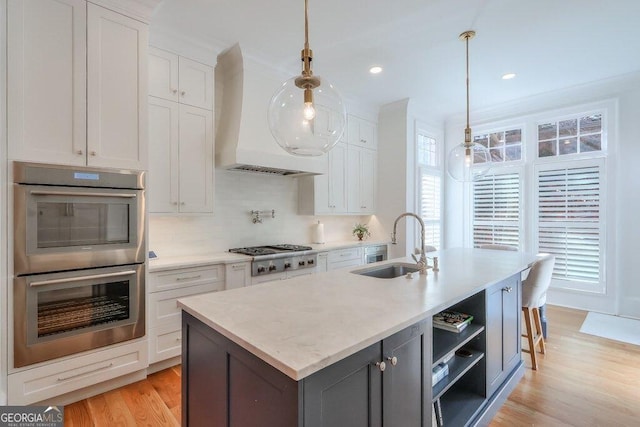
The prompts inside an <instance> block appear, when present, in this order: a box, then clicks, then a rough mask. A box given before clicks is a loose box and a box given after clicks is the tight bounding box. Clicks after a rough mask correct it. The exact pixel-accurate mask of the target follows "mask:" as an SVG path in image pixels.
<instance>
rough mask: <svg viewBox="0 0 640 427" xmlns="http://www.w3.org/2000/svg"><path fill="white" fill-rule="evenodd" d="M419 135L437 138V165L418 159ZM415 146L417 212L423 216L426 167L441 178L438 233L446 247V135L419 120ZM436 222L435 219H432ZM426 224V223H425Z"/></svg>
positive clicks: (416, 234) (416, 125) (416, 235)
mask: <svg viewBox="0 0 640 427" xmlns="http://www.w3.org/2000/svg"><path fill="white" fill-rule="evenodd" d="M419 135H423V136H426V137H427V138H432V139H433V140H435V142H436V144H435V147H436V154H435V155H436V166H429V165H423V164H421V163H419V161H418V159H419V158H420V156H419V155H418V149H419V148H418V136H419ZM413 140H414V147H413V158H414V170H415V175H414V176H415V178H414V181H415V182H414V185H415V190H416V191H415V198H414V203H415V207H416V210H415V211H416V213H417V215H418V216H420V217H421V218H422V212H421V209H420V206H421V199H422V191H421V187H422V186H421V185H420V184H421V181H422V170H423V169H424V170H425V171H427V172H429V173H432V174H433V175H435V176H438V177H439V178H440V218H439V219H438V221H437V222H438V225H439V226H438V228H439V230H438V234H439V236H440V248H439V249H442V248H444V247H445V236H444V209H445V198H444V193H445V186H444V182H445V177H444V152H445V151H446V150H445V148H446V147H445V146H444V141H445V139H444V136H443V135H440V134H439V133H438V132H436V131H434V130H433V129H432V128H431V127H430V126H429V125H427V124H425V123H422V122H420V121H419V120H416V121H415V125H414V138H413ZM432 222H435V221H432ZM425 225H426V223H425ZM415 243H416V244H415V247H419V246H420V229H419V228H418V227H416V233H415Z"/></svg>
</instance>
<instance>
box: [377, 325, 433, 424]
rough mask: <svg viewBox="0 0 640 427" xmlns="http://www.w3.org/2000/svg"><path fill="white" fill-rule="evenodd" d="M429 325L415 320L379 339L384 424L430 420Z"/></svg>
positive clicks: (425, 421) (427, 421)
mask: <svg viewBox="0 0 640 427" xmlns="http://www.w3.org/2000/svg"><path fill="white" fill-rule="evenodd" d="M430 331H431V328H430V327H428V321H426V320H425V321H422V322H420V323H416V324H415V325H412V326H410V327H408V328H406V329H404V330H402V331H400V332H398V333H396V334H394V335H392V336H390V337H389V338H386V339H385V340H383V341H382V355H383V360H384V361H385V362H386V369H385V371H384V373H383V374H382V389H383V399H382V413H383V420H382V421H383V425H384V426H399V425H401V426H407V427H411V426H416V427H419V426H425V425H429V422H430V420H431V404H430V402H431V380H430V378H429V377H428V376H427V375H430V372H431V369H430V366H431V356H430V353H431V345H430V343H431V333H430Z"/></svg>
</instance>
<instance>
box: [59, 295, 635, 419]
mask: <svg viewBox="0 0 640 427" xmlns="http://www.w3.org/2000/svg"><path fill="white" fill-rule="evenodd" d="M547 313H548V314H547V316H548V318H549V338H548V340H547V354H545V355H539V360H538V364H539V366H538V371H533V370H531V369H530V367H531V359H530V358H529V357H528V354H526V353H525V354H524V357H523V360H524V363H525V366H526V370H525V377H524V378H523V379H522V381H521V382H520V384H518V386H517V387H516V389H515V390H514V392H513V393H512V394H511V396H510V397H509V399H508V401H507V402H506V403H505V404H504V406H503V407H502V408H501V410H500V412H498V414H497V415H496V416H495V418H494V419H493V421H492V423H491V426H492V427H502V426H508V427H519V426H545V427H546V426H581V427H582V426H606V427H608V426H616V427H618V426H638V425H640V346H634V345H631V344H624V343H620V342H617V341H612V340H608V339H605V338H599V337H595V336H592V335H586V334H582V333H580V332H579V330H580V326H581V325H582V322H583V320H584V318H585V316H586V312H584V311H579V310H572V309H567V308H562V307H553V306H548V310H547ZM524 345H526V344H524ZM64 415H65V426H66V427H77V426H82V427H85V426H96V427H101V426H109V427H111V426H177V425H180V416H181V412H180V366H176V367H173V368H170V369H166V370H164V371H161V372H158V373H155V374H153V375H150V376H149V377H148V378H147V379H146V380H143V381H139V382H137V383H134V384H130V385H128V386H126V387H122V388H120V389H117V390H113V391H110V392H108V393H104V394H101V395H98V396H95V397H92V398H89V399H85V400H82V401H80V402H76V403H73V404H71V405H68V406H66V407H65V414H64ZM452 427H456V426H452Z"/></svg>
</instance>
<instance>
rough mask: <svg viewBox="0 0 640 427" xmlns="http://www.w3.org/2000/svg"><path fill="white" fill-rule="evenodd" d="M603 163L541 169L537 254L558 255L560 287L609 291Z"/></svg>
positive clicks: (573, 163)
mask: <svg viewBox="0 0 640 427" xmlns="http://www.w3.org/2000/svg"><path fill="white" fill-rule="evenodd" d="M603 176H604V159H594V160H584V161H578V160H574V161H571V162H562V163H554V164H551V165H542V166H538V168H537V170H536V187H537V201H538V203H537V204H536V206H537V215H536V216H537V240H538V248H537V249H538V251H539V252H547V253H552V254H554V255H555V256H556V263H555V267H554V271H553V277H554V279H557V280H556V282H557V283H556V285H555V286H556V287H561V288H565V289H574V290H581V291H588V292H597V293H604V279H603V277H604V276H603V268H604V267H603V266H604V263H603V253H604V242H605V240H604V232H605V228H604V224H605V221H604V218H603V206H604V203H603V200H604V185H603Z"/></svg>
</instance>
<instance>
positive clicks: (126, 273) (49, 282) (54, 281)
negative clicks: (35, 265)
mask: <svg viewBox="0 0 640 427" xmlns="http://www.w3.org/2000/svg"><path fill="white" fill-rule="evenodd" d="M131 274H136V272H135V270H127V271H119V272H117V273H106V274H94V275H93V276H79V277H70V278H67V279H52V280H42V281H40V282H31V283H29V286H45V285H55V284H58V283H69V282H81V281H83V280H92V279H104V278H107V277H119V276H129V275H131Z"/></svg>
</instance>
